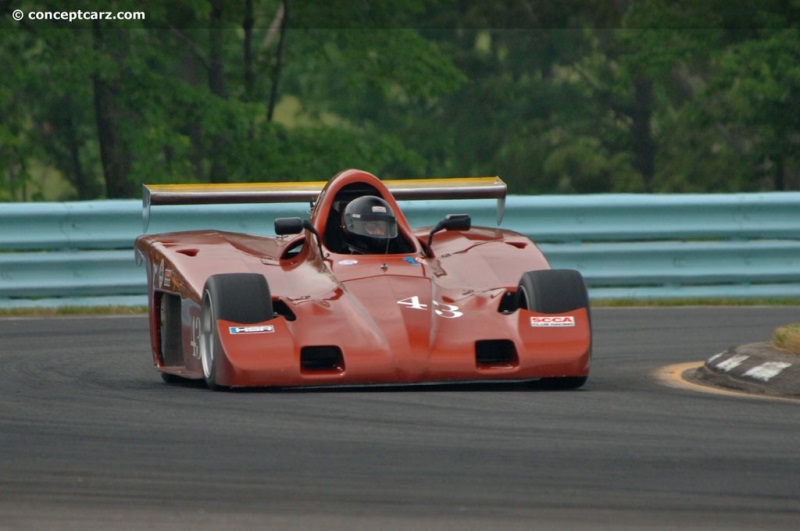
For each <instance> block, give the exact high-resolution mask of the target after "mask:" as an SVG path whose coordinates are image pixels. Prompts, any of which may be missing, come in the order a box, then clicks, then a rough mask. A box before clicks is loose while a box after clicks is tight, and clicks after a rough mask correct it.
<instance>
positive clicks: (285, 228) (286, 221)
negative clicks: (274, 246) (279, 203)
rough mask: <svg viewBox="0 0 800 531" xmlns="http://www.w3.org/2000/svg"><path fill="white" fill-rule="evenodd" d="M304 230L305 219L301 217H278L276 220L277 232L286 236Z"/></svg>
mask: <svg viewBox="0 0 800 531" xmlns="http://www.w3.org/2000/svg"><path fill="white" fill-rule="evenodd" d="M301 232H303V220H302V219H300V218H277V219H276V220H275V234H277V235H278V236H286V235H288V234H300V233H301Z"/></svg>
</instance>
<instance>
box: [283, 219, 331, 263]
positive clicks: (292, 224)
mask: <svg viewBox="0 0 800 531" xmlns="http://www.w3.org/2000/svg"><path fill="white" fill-rule="evenodd" d="M303 229H308V230H309V231H310V232H311V234H313V235H314V236H315V237H316V238H317V245H318V246H319V255H320V256H321V257H322V258H323V259H324V258H326V256H325V250H324V249H323V248H322V238H320V237H319V232H317V229H315V228H314V225H312V224H311V222H310V221H308V220H307V219H300V218H277V219H275V234H277V235H278V236H286V235H288V234H300V233H301V232H303Z"/></svg>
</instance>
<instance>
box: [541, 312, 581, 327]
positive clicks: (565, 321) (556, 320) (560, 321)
mask: <svg viewBox="0 0 800 531" xmlns="http://www.w3.org/2000/svg"><path fill="white" fill-rule="evenodd" d="M531 326H532V327H534V328H552V327H563V326H575V318H574V317H572V316H571V315H560V316H553V317H531Z"/></svg>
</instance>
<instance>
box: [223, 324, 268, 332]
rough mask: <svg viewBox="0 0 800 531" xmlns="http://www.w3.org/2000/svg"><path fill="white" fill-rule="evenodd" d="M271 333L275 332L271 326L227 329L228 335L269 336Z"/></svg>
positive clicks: (232, 327) (230, 327)
mask: <svg viewBox="0 0 800 531" xmlns="http://www.w3.org/2000/svg"><path fill="white" fill-rule="evenodd" d="M273 332H275V327H274V326H272V325H262V326H229V327H228V333H230V334H271V333H273Z"/></svg>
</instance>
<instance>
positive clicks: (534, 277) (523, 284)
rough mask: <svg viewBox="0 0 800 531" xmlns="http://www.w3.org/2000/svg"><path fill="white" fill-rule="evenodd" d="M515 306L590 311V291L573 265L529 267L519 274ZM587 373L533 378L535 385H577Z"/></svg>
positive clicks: (534, 309)
mask: <svg viewBox="0 0 800 531" xmlns="http://www.w3.org/2000/svg"><path fill="white" fill-rule="evenodd" d="M517 307H518V308H524V309H526V310H530V311H532V312H536V313H552V314H559V313H566V312H571V311H573V310H578V309H580V308H586V312H587V316H588V318H589V326H590V327H591V315H589V294H588V292H587V290H586V282H584V280H583V275H581V274H580V273H579V272H578V271H574V270H572V269H545V270H541V271H528V272H527V273H525V274H523V275H522V278H521V279H520V281H519V286H518V288H517ZM587 379H588V376H564V377H557V378H542V379H541V380H537V381H535V382H532V386H533V387H534V388H536V389H577V388H579V387H582V386H583V384H585V383H586V380H587Z"/></svg>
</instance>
